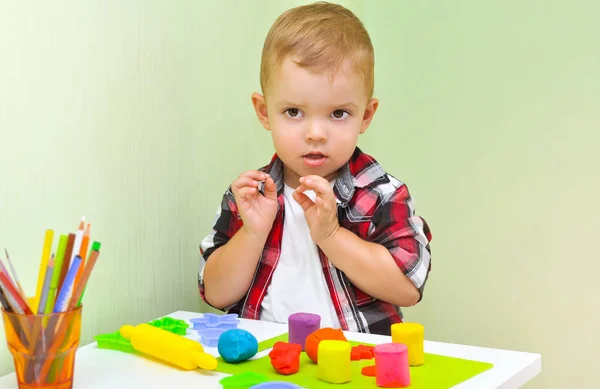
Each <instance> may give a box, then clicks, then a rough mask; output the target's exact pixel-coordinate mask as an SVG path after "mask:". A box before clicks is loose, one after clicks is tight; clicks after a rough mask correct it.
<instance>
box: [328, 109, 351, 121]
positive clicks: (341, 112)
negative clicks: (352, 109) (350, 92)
mask: <svg viewBox="0 0 600 389" xmlns="http://www.w3.org/2000/svg"><path fill="white" fill-rule="evenodd" d="M344 115H346V116H344ZM347 115H349V114H348V112H346V111H344V110H343V109H336V110H335V111H333V112H332V113H331V116H333V118H334V119H344V118H346V117H347Z"/></svg>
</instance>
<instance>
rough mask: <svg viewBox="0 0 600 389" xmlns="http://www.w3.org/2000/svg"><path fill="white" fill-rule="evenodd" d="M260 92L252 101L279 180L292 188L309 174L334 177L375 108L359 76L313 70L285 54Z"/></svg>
mask: <svg viewBox="0 0 600 389" xmlns="http://www.w3.org/2000/svg"><path fill="white" fill-rule="evenodd" d="M346 69H349V67H346ZM265 95H266V96H262V95H260V94H258V93H255V94H253V95H252V102H253V104H254V108H255V110H256V113H257V115H258V118H259V120H260V121H261V123H262V125H263V126H264V127H265V129H267V130H269V131H271V136H272V137H273V144H274V146H275V151H276V152H277V155H278V156H279V158H280V159H281V160H282V161H283V164H284V181H285V183H286V184H287V185H289V186H291V187H292V188H295V187H297V186H298V183H299V179H300V177H303V176H306V175H310V174H314V175H318V176H321V177H324V178H326V179H327V180H329V181H331V180H333V179H335V178H336V177H337V173H338V170H339V169H340V168H341V167H342V166H343V165H344V164H345V163H346V162H347V161H348V160H349V159H350V157H351V156H352V153H353V152H354V149H355V147H356V144H357V140H358V136H359V135H360V134H362V133H364V132H365V131H366V130H367V128H368V126H369V124H370V122H371V119H372V118H373V115H374V114H375V111H376V109H377V106H378V101H377V99H371V100H369V99H368V96H367V91H366V86H365V82H364V79H363V77H362V76H360V75H359V74H355V73H354V72H351V71H350V70H348V71H340V72H338V73H337V74H335V76H334V77H333V78H332V77H331V76H330V75H329V74H327V73H325V74H314V73H311V72H310V71H308V70H305V69H302V68H300V67H299V66H298V65H296V64H295V63H294V62H293V61H292V60H291V59H289V58H288V59H286V60H285V61H283V63H282V64H281V66H280V67H279V69H278V71H277V72H276V73H275V74H273V77H272V79H271V82H270V84H269V87H268V89H267V91H266V93H265ZM265 98H266V100H265ZM267 102H268V103H267Z"/></svg>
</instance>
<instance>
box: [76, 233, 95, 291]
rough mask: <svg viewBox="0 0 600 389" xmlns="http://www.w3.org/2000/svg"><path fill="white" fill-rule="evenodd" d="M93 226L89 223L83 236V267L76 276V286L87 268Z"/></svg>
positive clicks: (80, 267) (81, 253) (80, 253)
mask: <svg viewBox="0 0 600 389" xmlns="http://www.w3.org/2000/svg"><path fill="white" fill-rule="evenodd" d="M91 227H92V226H91V224H90V223H88V225H87V227H86V228H85V233H84V234H83V240H82V241H81V250H79V256H80V257H81V265H80V266H79V270H78V271H77V275H76V276H75V285H77V284H78V283H79V280H81V275H82V274H83V268H84V267H85V259H86V256H87V250H88V246H89V244H90V228H91Z"/></svg>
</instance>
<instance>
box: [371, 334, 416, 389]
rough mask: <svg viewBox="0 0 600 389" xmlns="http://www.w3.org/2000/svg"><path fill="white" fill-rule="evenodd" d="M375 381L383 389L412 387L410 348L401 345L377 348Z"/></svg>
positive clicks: (395, 344) (381, 345) (385, 345)
mask: <svg viewBox="0 0 600 389" xmlns="http://www.w3.org/2000/svg"><path fill="white" fill-rule="evenodd" d="M375 366H377V368H376V369H375V377H376V378H375V379H376V383H377V386H379V387H382V388H405V387H407V386H409V385H410V369H409V366H408V348H407V347H406V345H404V344H400V343H384V344H379V345H377V346H375Z"/></svg>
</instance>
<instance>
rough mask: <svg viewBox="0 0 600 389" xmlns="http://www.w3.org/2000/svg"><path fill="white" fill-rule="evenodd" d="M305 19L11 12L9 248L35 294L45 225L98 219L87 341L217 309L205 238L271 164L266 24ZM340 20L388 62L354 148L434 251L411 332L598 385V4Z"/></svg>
mask: <svg viewBox="0 0 600 389" xmlns="http://www.w3.org/2000/svg"><path fill="white" fill-rule="evenodd" d="M302 3H307V1H275V0H272V1H260V2H249V1H248V2H235V1H231V0H230V1H220V2H208V1H206V2H194V1H188V2H167V1H162V2H161V1H143V2H142V1H128V2H111V3H100V2H96V3H93V2H88V3H86V4H83V3H81V2H74V1H58V2H53V3H52V4H45V3H37V2H13V1H8V0H0V215H1V216H0V247H3V246H7V247H8V248H9V250H10V251H11V253H12V256H13V257H14V259H15V262H16V266H17V267H18V269H19V270H20V273H21V278H23V281H24V284H25V286H26V288H27V289H29V290H33V289H34V288H35V282H36V276H35V275H34V274H35V273H36V272H37V266H38V264H39V256H40V250H41V243H42V237H43V231H44V229H45V228H54V229H55V230H56V231H57V232H65V231H69V230H72V229H73V228H75V226H76V223H77V221H78V219H79V218H80V217H81V216H82V215H85V216H86V218H87V219H88V220H89V221H91V222H92V223H93V227H92V228H93V230H92V231H93V235H94V238H97V239H99V240H101V241H102V243H103V251H102V255H101V257H100V262H99V263H98V266H97V269H96V270H95V272H94V274H93V277H92V280H91V283H90V288H89V290H88V291H87V292H86V299H85V315H84V325H83V334H82V342H83V343H87V342H89V341H91V339H92V337H93V336H94V335H95V334H98V333H102V332H107V331H113V330H115V329H116V328H118V326H120V325H121V324H124V323H126V322H131V323H136V322H139V321H142V320H148V319H151V318H154V317H156V316H159V315H162V314H166V313H169V312H171V311H174V310H178V309H187V310H203V309H206V307H205V306H203V305H202V304H201V303H200V302H199V301H198V296H197V290H196V283H195V272H196V269H197V265H198V257H199V254H198V243H199V241H200V239H201V238H202V236H203V235H204V234H205V233H207V231H208V229H209V228H210V222H211V220H212V217H213V214H214V211H215V210H216V207H217V205H218V202H219V200H220V196H221V194H222V191H223V190H224V189H225V187H226V186H227V185H228V183H229V182H230V181H231V180H232V179H233V178H234V177H235V176H236V175H237V174H238V173H239V172H240V171H242V170H245V169H248V168H251V167H252V168H254V167H258V166H260V165H262V164H264V163H265V162H266V161H267V159H268V158H269V157H270V155H271V153H272V146H271V142H270V139H269V137H268V133H266V132H265V131H264V130H262V129H261V127H260V125H259V124H258V122H257V120H256V118H255V116H254V113H253V111H252V108H251V104H250V93H251V92H252V91H255V90H257V89H258V86H259V83H258V68H259V59H260V50H261V48H262V40H263V39H264V36H265V34H266V32H267V30H268V28H269V26H270V24H271V23H272V21H273V20H274V19H275V18H276V16H277V15H278V14H279V13H280V12H282V11H283V10H285V9H287V8H289V7H291V6H293V5H296V4H302ZM342 3H343V4H345V5H348V6H349V7H350V8H352V9H353V10H354V11H356V12H357V14H359V16H361V17H362V18H363V20H364V21H365V24H366V25H367V27H368V28H369V31H370V33H371V36H372V39H373V41H374V44H375V50H376V56H377V57H376V64H377V65H376V67H377V69H376V71H377V73H376V94H377V96H378V97H379V98H380V100H381V106H380V110H379V112H378V113H377V115H376V118H375V120H374V122H373V125H372V127H371V129H370V130H369V131H368V132H367V133H366V134H365V135H364V136H363V137H362V138H361V141H360V146H361V147H362V148H363V149H364V150H365V151H367V152H369V153H371V154H373V155H374V156H375V157H376V158H377V159H378V160H379V161H380V162H381V163H382V164H383V165H384V166H385V167H386V168H387V169H388V170H389V171H390V172H391V173H392V174H394V175H396V176H397V177H398V178H400V179H402V180H404V181H406V182H407V184H408V185H409V188H410V189H411V191H412V193H413V195H414V196H415V199H416V203H417V209H418V212H419V213H420V214H421V215H423V216H424V217H425V218H426V219H427V220H428V222H429V223H430V224H431V227H432V230H433V234H434V242H433V245H432V246H433V254H434V256H433V272H432V274H431V279H430V283H429V285H428V287H427V289H426V296H425V299H424V301H423V303H422V304H421V305H419V306H418V307H416V308H412V309H409V310H407V315H408V318H409V319H411V320H419V321H422V322H423V323H425V325H426V328H427V329H426V331H427V334H428V336H427V337H428V339H433V340H441V341H448V342H456V343H467V344H476V345H485V346H490V347H500V348H508V349H518V350H526V351H533V352H540V353H542V354H543V357H544V373H543V374H542V376H540V377H539V378H537V379H536V380H535V381H534V383H533V384H531V385H529V386H528V387H531V388H544V389H546V388H559V387H587V385H589V383H590V382H594V381H597V380H599V379H600V374H599V373H598V369H595V362H593V361H594V358H593V357H594V356H595V350H596V349H598V346H600V345H599V344H598V339H599V338H598V336H597V335H596V332H597V328H598V315H597V313H595V309H594V307H595V302H594V296H598V294H599V293H598V292H599V290H598V286H597V284H594V281H595V275H596V273H597V272H598V270H600V269H599V266H598V264H597V261H596V258H597V257H598V256H597V254H595V252H594V251H593V250H594V246H593V242H594V237H595V236H593V234H595V233H596V232H597V231H599V230H600V229H599V227H600V226H599V222H598V202H597V201H596V199H597V196H598V193H599V188H600V184H599V182H598V178H597V177H598V174H597V170H598V169H597V168H598V167H599V165H600V158H599V157H598V156H597V155H593V154H592V153H593V152H594V151H595V149H596V148H597V145H598V144H599V140H600V139H599V135H598V130H599V129H600V119H599V118H600V114H598V112H600V103H599V101H600V75H599V71H598V69H600V53H599V50H600V49H599V47H600V46H599V45H598V40H597V36H600V27H599V24H598V23H597V22H596V20H597V18H598V15H600V7H599V6H598V3H597V2H595V1H587V2H585V1H566V0H565V1H561V2H559V1H551V2H523V1H509V2H507V1H503V2H477V1H455V2H441V1H439V2H406V1H402V2H401V1H383V0H379V1H370V2H363V1H359V0H355V1H346V2H342ZM220 17H224V18H226V19H225V20H224V21H219V20H218V19H219V18H220ZM251 145H252V147H251ZM590 243H592V244H590ZM28 269H29V271H28ZM463 276H465V277H466V278H465V279H463V278H462V277H463ZM493 287H495V288H493ZM0 350H1V351H0V373H5V372H7V371H9V370H10V369H12V361H11V360H10V358H9V356H8V352H7V351H6V348H5V347H3V348H1V349H0Z"/></svg>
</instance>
